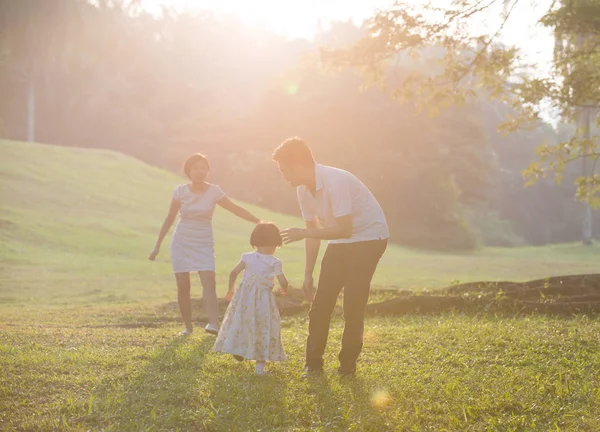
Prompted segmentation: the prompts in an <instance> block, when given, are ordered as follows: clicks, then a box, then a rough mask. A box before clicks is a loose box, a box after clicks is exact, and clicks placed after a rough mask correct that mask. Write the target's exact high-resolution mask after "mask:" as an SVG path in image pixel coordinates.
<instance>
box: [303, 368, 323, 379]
mask: <svg viewBox="0 0 600 432" xmlns="http://www.w3.org/2000/svg"><path fill="white" fill-rule="evenodd" d="M320 375H323V368H316V367H313V366H306V367H305V368H304V373H303V374H302V378H314V377H318V376H320Z"/></svg>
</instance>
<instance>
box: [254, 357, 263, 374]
mask: <svg viewBox="0 0 600 432" xmlns="http://www.w3.org/2000/svg"><path fill="white" fill-rule="evenodd" d="M256 373H257V374H263V373H265V362H264V361H258V360H257V361H256Z"/></svg>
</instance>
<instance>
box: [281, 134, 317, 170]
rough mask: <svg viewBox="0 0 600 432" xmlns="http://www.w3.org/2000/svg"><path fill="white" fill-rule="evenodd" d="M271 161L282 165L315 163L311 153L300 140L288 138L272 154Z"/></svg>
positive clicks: (304, 142) (306, 145)
mask: <svg viewBox="0 0 600 432" xmlns="http://www.w3.org/2000/svg"><path fill="white" fill-rule="evenodd" d="M273 160H274V161H275V162H279V163H282V164H284V165H289V166H291V165H312V164H314V163H315V158H314V157H313V154H312V151H311V150H310V147H309V146H308V144H306V141H304V140H303V139H301V138H298V137H293V138H288V139H286V140H285V141H284V142H282V143H281V144H280V145H279V147H277V148H276V149H275V151H274V152H273Z"/></svg>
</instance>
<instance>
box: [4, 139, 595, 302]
mask: <svg viewBox="0 0 600 432" xmlns="http://www.w3.org/2000/svg"><path fill="white" fill-rule="evenodd" d="M0 181H1V183H0V187H1V189H0V194H1V197H2V199H1V200H0V241H1V245H0V263H1V264H0V266H1V267H0V275H1V278H0V305H11V304H12V305H23V304H29V303H34V304H36V305H42V304H44V305H57V306H64V305H75V304H78V305H83V304H94V305H96V304H98V303H107V304H131V303H139V302H143V303H148V302H166V301H169V300H172V298H173V293H174V281H173V276H172V274H171V270H170V263H169V253H168V241H169V240H168V239H166V240H165V243H164V245H163V248H162V252H161V255H160V256H159V259H158V262H155V263H151V262H149V261H148V260H147V259H146V257H147V254H148V253H149V251H150V250H151V249H152V247H153V245H154V241H155V236H156V235H157V233H158V229H159V227H160V224H161V223H162V220H163V218H164V216H165V214H166V211H167V207H168V204H169V200H170V194H171V192H172V190H173V189H174V187H175V186H176V185H177V184H179V183H181V182H182V181H183V180H182V179H181V178H179V177H177V176H175V175H174V174H171V173H168V172H166V171H163V170H160V169H158V168H155V167H151V166H148V165H145V164H143V163H142V162H139V161H137V160H135V159H133V158H130V157H127V156H124V155H121V154H118V153H114V152H109V151H104V150H88V149H76V148H61V147H55V146H48V145H39V144H26V143H16V142H0ZM293 193H294V191H293V190H292V189H290V194H293ZM250 207H251V208H252V210H253V211H254V212H255V213H256V214H257V215H258V216H259V217H261V218H263V219H266V220H272V221H274V222H276V223H277V224H278V225H280V226H281V227H286V226H292V225H297V224H299V223H300V221H299V219H297V218H294V217H291V216H286V215H281V214H276V213H272V212H269V211H265V210H264V209H261V208H256V207H253V206H250ZM214 226H215V241H216V253H217V267H218V280H219V289H220V291H221V292H223V290H225V289H226V288H225V281H226V277H227V275H228V273H229V270H230V269H231V268H232V267H233V266H234V265H235V263H237V261H238V259H239V257H240V255H241V254H242V253H243V252H246V251H247V250H248V237H249V232H250V230H251V226H250V224H248V223H247V222H245V221H242V220H239V219H236V218H235V217H234V216H232V215H230V214H228V213H227V212H224V211H220V209H217V211H216V214H215V218H214ZM278 255H279V256H280V257H281V258H282V259H283V260H284V263H285V269H286V273H287V274H288V276H289V278H290V280H291V281H292V283H294V282H295V283H299V282H300V279H301V275H302V273H303V272H302V268H303V267H302V266H303V252H302V245H301V244H295V245H292V246H286V247H284V248H282V250H281V251H280V252H279V253H278ZM599 271H600V251H599V250H598V248H586V247H582V246H579V245H559V246H550V247H541V248H534V247H532V248H518V249H482V250H480V251H477V252H474V253H470V254H464V255H450V254H441V253H426V252H416V251H411V250H408V249H404V248H401V247H397V246H392V247H390V248H389V249H388V251H387V252H386V254H385V256H384V258H383V260H382V262H381V265H380V268H379V271H378V272H377V274H376V277H375V281H374V284H375V285H379V286H391V287H398V288H408V289H411V288H414V289H422V288H427V287H430V288H431V287H442V286H447V285H450V284H451V283H452V282H453V281H457V280H459V281H461V282H465V281H474V280H490V281H496V280H517V281H520V280H526V279H532V278H540V277H546V276H550V275H559V274H574V273H591V272H599Z"/></svg>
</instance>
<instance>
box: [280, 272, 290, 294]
mask: <svg viewBox="0 0 600 432" xmlns="http://www.w3.org/2000/svg"><path fill="white" fill-rule="evenodd" d="M277 281H278V282H279V286H280V287H281V289H280V290H279V292H280V293H281V295H287V289H288V286H289V283H288V280H287V279H286V277H285V275H284V274H283V273H281V274H280V275H277Z"/></svg>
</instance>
